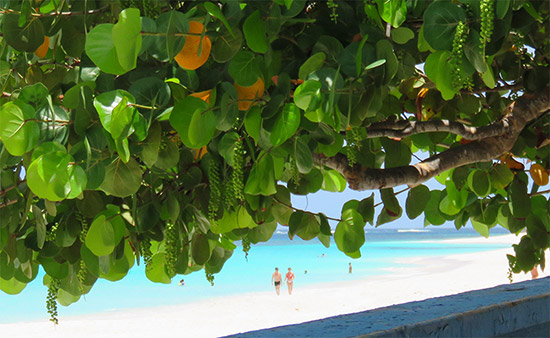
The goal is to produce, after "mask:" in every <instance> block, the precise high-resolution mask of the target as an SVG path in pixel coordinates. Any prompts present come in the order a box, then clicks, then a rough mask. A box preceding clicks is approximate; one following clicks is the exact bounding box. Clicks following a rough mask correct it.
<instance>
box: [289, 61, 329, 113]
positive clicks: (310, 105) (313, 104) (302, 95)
mask: <svg viewBox="0 0 550 338" xmlns="http://www.w3.org/2000/svg"><path fill="white" fill-rule="evenodd" d="M323 55H324V54H323ZM320 101H321V83H320V82H319V81H315V80H307V81H305V82H304V83H302V84H301V85H299V86H298V88H296V90H295V91H294V103H295V104H296V105H297V106H298V108H300V109H303V110H305V111H308V110H310V109H316V108H317V106H318V105H319V102H320Z"/></svg>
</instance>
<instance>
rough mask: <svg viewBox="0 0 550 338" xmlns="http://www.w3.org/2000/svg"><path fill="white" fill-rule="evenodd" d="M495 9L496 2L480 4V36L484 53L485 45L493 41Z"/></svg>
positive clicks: (485, 1) (487, 0)
mask: <svg viewBox="0 0 550 338" xmlns="http://www.w3.org/2000/svg"><path fill="white" fill-rule="evenodd" d="M494 8H495V4H494V0H481V2H480V3H479V9H480V12H481V32H480V33H479V35H480V42H481V46H482V47H481V48H482V49H483V51H485V45H486V44H487V42H490V41H491V35H492V34H493V29H494V19H495V10H494Z"/></svg>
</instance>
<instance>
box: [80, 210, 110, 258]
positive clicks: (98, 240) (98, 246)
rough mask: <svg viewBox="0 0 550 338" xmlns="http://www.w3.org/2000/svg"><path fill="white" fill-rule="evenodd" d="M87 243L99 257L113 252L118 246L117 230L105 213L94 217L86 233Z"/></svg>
mask: <svg viewBox="0 0 550 338" xmlns="http://www.w3.org/2000/svg"><path fill="white" fill-rule="evenodd" d="M85 244H86V246H87V247H88V249H90V251H91V252H92V253H93V254H94V255H96V256H98V257H99V256H105V255H108V254H110V253H111V252H113V250H114V249H115V246H116V243H115V231H114V229H113V226H112V225H111V222H109V221H108V220H106V217H105V215H99V216H97V217H96V218H95V219H94V221H93V222H92V225H90V229H88V233H87V234H86V240H85Z"/></svg>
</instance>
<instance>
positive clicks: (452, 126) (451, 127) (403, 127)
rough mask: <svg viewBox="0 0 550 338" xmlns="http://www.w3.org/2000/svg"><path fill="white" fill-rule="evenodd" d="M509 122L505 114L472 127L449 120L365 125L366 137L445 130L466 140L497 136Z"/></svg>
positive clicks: (405, 135)
mask: <svg viewBox="0 0 550 338" xmlns="http://www.w3.org/2000/svg"><path fill="white" fill-rule="evenodd" d="M509 127H510V124H509V122H508V120H507V118H506V116H505V117H504V118H502V119H500V120H499V121H497V122H495V123H493V124H491V125H488V126H483V127H472V126H468V125H466V124H463V123H459V122H455V121H449V120H434V121H424V122H419V121H409V120H401V121H396V122H379V123H373V124H371V125H370V126H368V127H367V129H366V130H367V138H376V137H394V138H405V137H407V136H411V135H415V134H422V133H433V132H446V133H451V134H455V135H459V136H462V138H463V139H466V140H481V139H484V138H487V137H492V136H498V135H502V134H505V133H507V132H508V129H509Z"/></svg>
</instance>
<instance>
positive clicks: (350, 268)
mask: <svg viewBox="0 0 550 338" xmlns="http://www.w3.org/2000/svg"><path fill="white" fill-rule="evenodd" d="M351 270H352V267H351V263H349V273H351Z"/></svg>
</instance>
